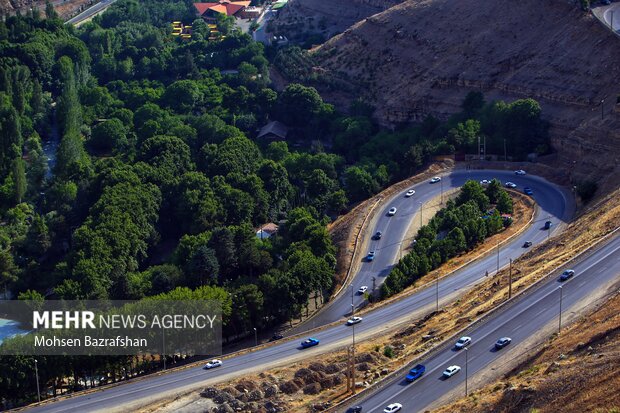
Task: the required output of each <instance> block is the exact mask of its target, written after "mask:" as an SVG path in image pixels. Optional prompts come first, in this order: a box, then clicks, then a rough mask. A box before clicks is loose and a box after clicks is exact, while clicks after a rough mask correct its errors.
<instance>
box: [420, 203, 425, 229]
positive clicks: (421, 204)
mask: <svg viewBox="0 0 620 413" xmlns="http://www.w3.org/2000/svg"><path fill="white" fill-rule="evenodd" d="M423 205H424V204H423V203H422V201H420V228H422V206H423Z"/></svg>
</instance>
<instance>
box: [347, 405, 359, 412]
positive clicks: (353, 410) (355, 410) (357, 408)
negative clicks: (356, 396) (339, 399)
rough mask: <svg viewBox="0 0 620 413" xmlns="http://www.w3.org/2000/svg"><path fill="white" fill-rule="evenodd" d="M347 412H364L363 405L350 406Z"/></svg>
mask: <svg viewBox="0 0 620 413" xmlns="http://www.w3.org/2000/svg"><path fill="white" fill-rule="evenodd" d="M347 413H362V406H353V407H349V410H347Z"/></svg>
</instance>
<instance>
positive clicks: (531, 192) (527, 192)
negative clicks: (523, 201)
mask: <svg viewBox="0 0 620 413" xmlns="http://www.w3.org/2000/svg"><path fill="white" fill-rule="evenodd" d="M523 192H524V193H525V195H534V192H533V191H532V188H530V187H527V186H526V187H525V188H523Z"/></svg>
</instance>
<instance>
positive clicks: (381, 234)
mask: <svg viewBox="0 0 620 413" xmlns="http://www.w3.org/2000/svg"><path fill="white" fill-rule="evenodd" d="M382 236H383V233H382V232H381V231H377V232H375V235H373V236H372V239H375V240H379V239H381V237H382Z"/></svg>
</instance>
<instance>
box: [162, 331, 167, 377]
mask: <svg viewBox="0 0 620 413" xmlns="http://www.w3.org/2000/svg"><path fill="white" fill-rule="evenodd" d="M161 340H162V342H163V350H164V351H163V352H162V355H161V358H162V359H164V370H166V329H165V328H163V329H162V330H161Z"/></svg>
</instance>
